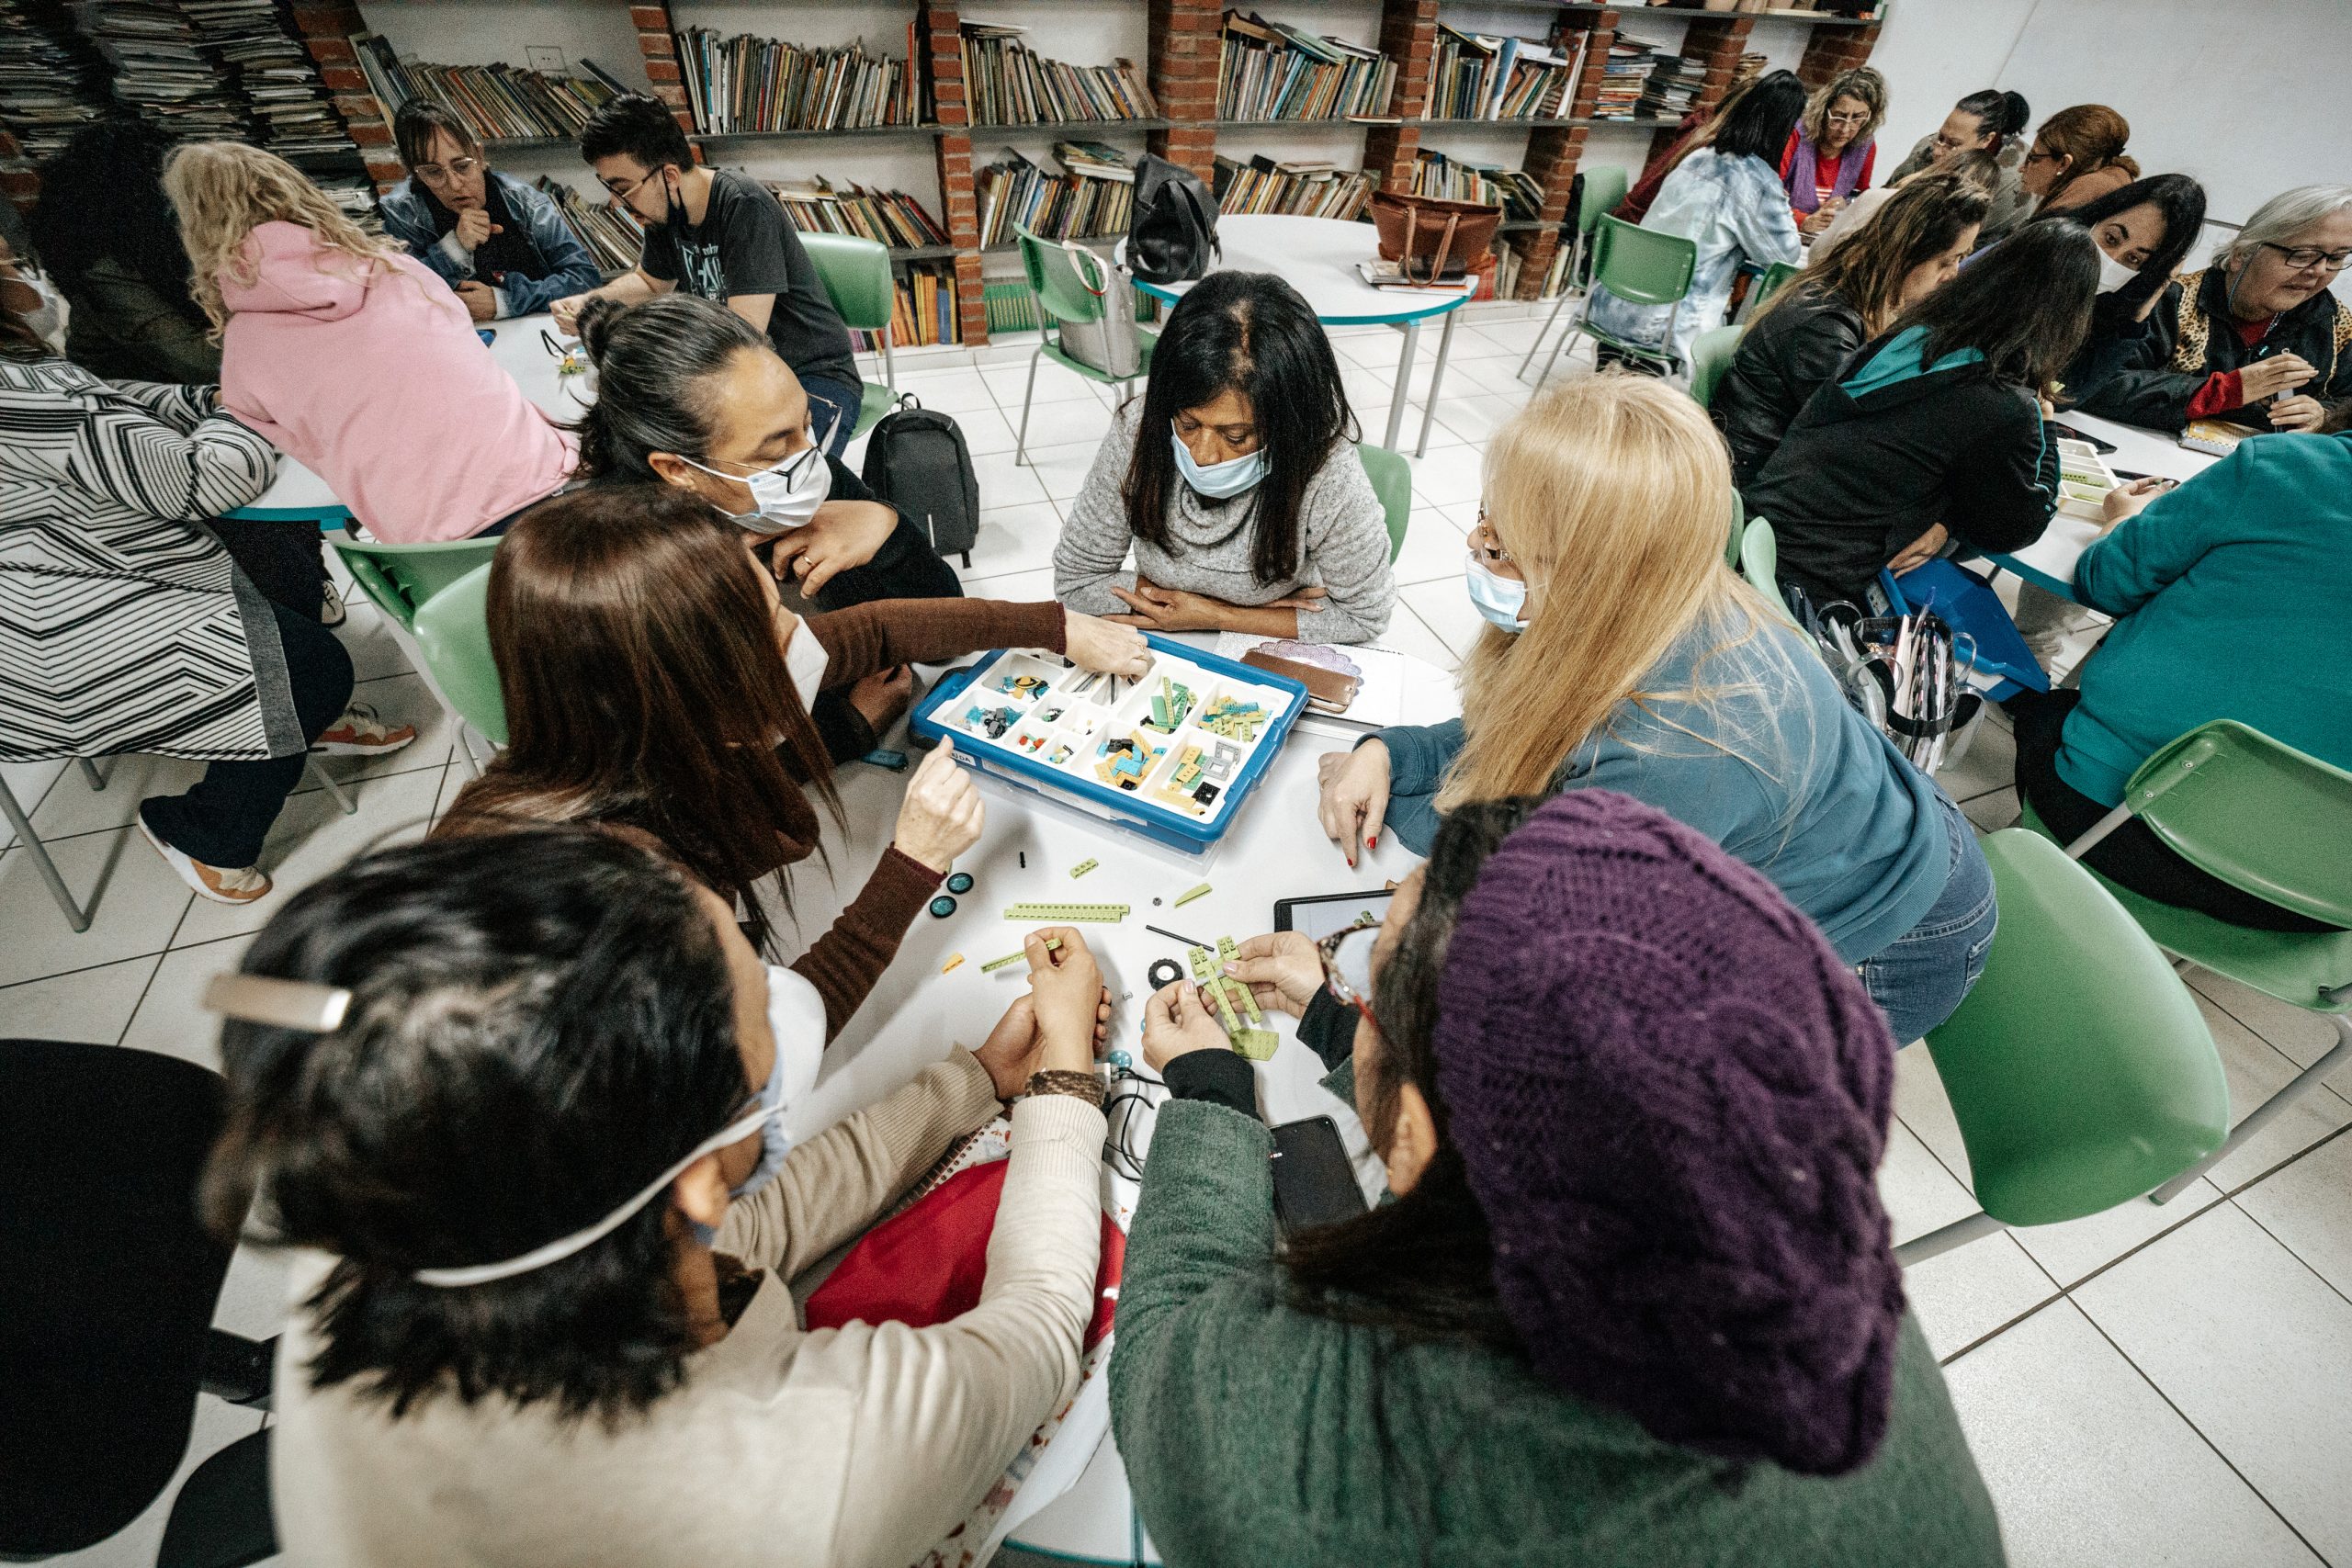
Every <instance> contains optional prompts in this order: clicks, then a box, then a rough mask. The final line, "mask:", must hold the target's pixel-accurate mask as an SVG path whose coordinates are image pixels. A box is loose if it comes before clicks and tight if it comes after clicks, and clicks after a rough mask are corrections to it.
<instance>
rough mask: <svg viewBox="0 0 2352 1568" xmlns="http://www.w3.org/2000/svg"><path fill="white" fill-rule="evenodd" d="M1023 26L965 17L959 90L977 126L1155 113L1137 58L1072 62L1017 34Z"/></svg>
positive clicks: (1061, 122)
mask: <svg viewBox="0 0 2352 1568" xmlns="http://www.w3.org/2000/svg"><path fill="white" fill-rule="evenodd" d="M1026 30H1027V29H1025V28H1015V27H999V26H995V25H993V24H986V23H980V22H966V23H964V24H963V25H962V27H961V28H958V31H959V32H960V34H961V35H962V46H963V51H964V97H965V102H966V103H967V105H968V106H969V107H970V109H971V121H972V123H973V124H974V125H1070V124H1090V123H1097V122H1101V121H1106V120H1119V119H1154V118H1158V117H1159V103H1158V102H1157V101H1156V100H1155V99H1154V98H1153V97H1152V96H1151V89H1150V88H1148V87H1147V86H1145V85H1144V79H1143V73H1142V72H1140V71H1138V70H1136V64H1135V62H1133V61H1131V60H1121V61H1118V62H1114V63H1113V64H1110V65H1070V64H1067V63H1065V62H1061V61H1058V60H1048V59H1046V57H1045V56H1044V55H1041V54H1039V53H1038V52H1037V51H1035V50H1033V49H1031V48H1030V47H1029V46H1028V44H1026V43H1024V42H1023V41H1022V38H1021V35H1022V34H1023V32H1024V31H1026Z"/></svg>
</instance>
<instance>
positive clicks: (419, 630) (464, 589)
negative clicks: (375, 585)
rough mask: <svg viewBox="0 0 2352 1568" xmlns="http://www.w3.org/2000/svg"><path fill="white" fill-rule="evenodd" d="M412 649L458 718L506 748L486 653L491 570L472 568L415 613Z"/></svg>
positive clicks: (502, 700) (494, 669)
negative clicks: (418, 655)
mask: <svg viewBox="0 0 2352 1568" xmlns="http://www.w3.org/2000/svg"><path fill="white" fill-rule="evenodd" d="M415 632H416V646H417V650H418V651H419V652H420V653H422V654H423V655H424V665H425V668H426V669H427V670H429V671H431V672H432V675H433V681H434V684H435V685H436V686H438V687H439V688H440V691H441V694H442V699H443V700H444V701H445V702H447V704H448V705H449V706H450V707H451V708H452V709H453V710H454V711H455V712H456V713H457V715H458V717H459V718H461V719H463V720H465V721H466V722H467V723H468V724H470V725H472V726H473V727H474V728H476V729H478V730H480V731H481V734H482V736H483V738H484V739H487V740H488V741H489V742H490V743H491V744H492V745H493V746H503V745H505V744H506V697H505V694H504V693H503V691H501V690H500V688H499V684H498V661H497V660H494V659H492V657H491V652H490V568H489V566H488V565H486V564H485V565H482V566H478V567H476V568H475V569H474V570H471V571H469V572H468V573H466V575H465V576H463V577H461V578H459V579H458V581H455V582H453V583H451V584H449V586H448V587H447V588H445V589H443V590H442V591H441V592H438V593H436V594H435V595H434V596H433V597H432V599H431V600H430V601H428V602H427V603H426V604H425V606H424V608H423V609H421V610H419V611H418V612H417V613H416V626H415Z"/></svg>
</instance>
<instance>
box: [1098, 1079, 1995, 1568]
mask: <svg viewBox="0 0 2352 1568" xmlns="http://www.w3.org/2000/svg"><path fill="white" fill-rule="evenodd" d="M1272 1150H1273V1140H1272V1134H1269V1133H1268V1132H1267V1130H1266V1128H1265V1127H1264V1125H1263V1124H1261V1122H1259V1121H1258V1120H1257V1119H1256V1118H1255V1117H1251V1116H1247V1115H1243V1114H1241V1113H1240V1112H1238V1111H1234V1110H1231V1109H1229V1108H1227V1107H1226V1106H1224V1105H1218V1104H1213V1103H1209V1102H1206V1101H1203V1100H1171V1101H1170V1102H1169V1103H1168V1104H1166V1105H1164V1106H1163V1107H1162V1108H1161V1109H1160V1111H1159V1122H1158V1123H1157V1125H1156V1126H1155V1127H1154V1128H1153V1131H1152V1139H1151V1154H1150V1156H1149V1159H1148V1163H1147V1165H1146V1168H1145V1171H1144V1179H1143V1199H1142V1203H1141V1206H1140V1207H1139V1208H1138V1210H1137V1211H1136V1221H1135V1226H1134V1229H1133V1231H1132V1233H1131V1234H1130V1235H1129V1238H1128V1242H1127V1255H1126V1270H1125V1276H1124V1278H1123V1280H1122V1282H1121V1286H1120V1295H1119V1320H1118V1338H1117V1341H1116V1347H1115V1348H1114V1350H1113V1352H1112V1356H1111V1418H1112V1422H1113V1425H1114V1430H1115V1431H1116V1433H1117V1436H1118V1442H1119V1451H1120V1453H1121V1454H1122V1455H1123V1456H1124V1457H1125V1461H1126V1472H1127V1478H1128V1482H1129V1483H1130V1484H1131V1485H1132V1486H1133V1487H1134V1489H1135V1495H1136V1508H1137V1510H1138V1511H1139V1512H1140V1513H1141V1514H1142V1516H1143V1521H1144V1523H1145V1525H1146V1526H1147V1527H1148V1529H1150V1531H1151V1536H1152V1540H1153V1541H1154V1542H1155V1543H1156V1544H1157V1545H1158V1546H1159V1550H1160V1551H1161V1553H1162V1555H1163V1556H1164V1557H1165V1559H1166V1561H1167V1562H1169V1564H1170V1568H1232V1565H1233V1564H1237V1563H1270V1564H1272V1563H1279V1564H1281V1565H1282V1568H1389V1565H1391V1564H1395V1565H1399V1568H1402V1565H1407V1564H1412V1563H1420V1562H1430V1563H1445V1564H1451V1563H1476V1564H1479V1565H1480V1568H1563V1565H1574V1568H1822V1565H1824V1564H1830V1563H1865V1562H1867V1563H1900V1564H1902V1565H1903V1568H1997V1565H1998V1564H2000V1563H2001V1562H2003V1557H2002V1552H2001V1536H2000V1530H1999V1528H1998V1525H1997V1524H1996V1520H1995V1517H1994V1514H1993V1505H1992V1500H1991V1498H1990V1497H1988V1496H1987V1495H1986V1494H1985V1483H1984V1481H1983V1479H1982V1478H1981V1477H1980V1476H1979V1475H1978V1473H1977V1470H1976V1464H1975V1461H1974V1460H1973V1459H1972V1458H1971V1457H1970V1454H1969V1451H1968V1444H1967V1441H1966V1439H1965V1438H1963V1437H1962V1434H1961V1430H1960V1423H1959V1421H1958V1419H1957V1418H1956V1417H1955V1416H1954V1415H1953V1414H1952V1408H1951V1398H1950V1396H1949V1395H1948V1393H1946V1391H1945V1388H1944V1382H1943V1375H1942V1373H1941V1372H1940V1371H1938V1369H1937V1367H1936V1363H1935V1358H1934V1357H1933V1355H1932V1354H1930V1352H1929V1351H1928V1345H1927V1341H1926V1340H1925V1339H1924V1338H1923V1337H1921V1335H1920V1333H1919V1329H1918V1325H1917V1323H1915V1322H1911V1321H1908V1320H1906V1321H1905V1325H1904V1332H1903V1339H1902V1347H1901V1349H1900V1350H1899V1352H1898V1355H1897V1360H1896V1363H1895V1378H1894V1412H1893V1417H1892V1420H1891V1421H1890V1423H1889V1427H1888V1431H1887V1435H1886V1438H1885V1441H1884V1442H1883V1445H1882V1446H1881V1447H1880V1449H1879V1451H1878V1453H1877V1454H1876V1455H1875V1456H1874V1457H1873V1458H1872V1459H1871V1461H1870V1463H1868V1464H1867V1465H1865V1466H1863V1467H1862V1468H1861V1469H1860V1470H1858V1471H1855V1472H1853V1473H1851V1474H1849V1475H1845V1476H1840V1477H1838V1478H1836V1479H1834V1480H1824V1479H1820V1478H1816V1477H1808V1476H1800V1475H1797V1474H1794V1473H1792V1472H1789V1471H1786V1470H1782V1469H1781V1468H1780V1467H1779V1466H1778V1465H1774V1464H1770V1463H1756V1464H1750V1465H1746V1466H1742V1465H1739V1464H1736V1463H1733V1462H1731V1461H1724V1460H1720V1459H1713V1458H1710V1457H1708V1456H1706V1455H1703V1454H1701V1453H1698V1452H1696V1451H1694V1450H1689V1449H1684V1448H1679V1447H1676V1446H1674V1445H1671V1444H1668V1443H1662V1442H1659V1441H1658V1440H1657V1438H1652V1437H1650V1436H1649V1435H1648V1434H1647V1433H1646V1432H1645V1431H1643V1430H1642V1428H1641V1427H1640V1426H1639V1425H1638V1424H1636V1423H1635V1422H1634V1421H1633V1420H1632V1419H1631V1418H1630V1417H1627V1416H1622V1415H1619V1414H1617V1413H1616V1412H1613V1411H1611V1410H1608V1409H1605V1408H1603V1407H1600V1406H1598V1405H1594V1404H1588V1403H1586V1402H1584V1401H1582V1400H1578V1399H1577V1398H1574V1397H1572V1396H1570V1395H1568V1394H1566V1393H1560V1392H1558V1391H1557V1390H1555V1389H1554V1388H1552V1387H1551V1386H1550V1385H1548V1384H1546V1383H1544V1382H1540V1381H1538V1380H1537V1379H1536V1377H1535V1376H1534V1374H1533V1373H1532V1371H1530V1370H1529V1368H1528V1367H1527V1366H1526V1364H1525V1363H1524V1362H1522V1361H1520V1360H1519V1359H1515V1358H1511V1357H1505V1356H1498V1355H1496V1354H1493V1353H1491V1352H1488V1351H1485V1350H1481V1349H1476V1348H1469V1347H1464V1346H1453V1345H1414V1344H1407V1343H1404V1342H1401V1341H1399V1340H1397V1338H1396V1337H1394V1336H1392V1335H1390V1334H1388V1333H1386V1332H1385V1331H1383V1330H1380V1329H1376V1328H1371V1327H1365V1326H1359V1325H1351V1324H1344V1323H1339V1322H1335V1321H1333V1320H1331V1319H1329V1318H1325V1317H1319V1316H1315V1315H1311V1314H1306V1313H1303V1312H1299V1311H1297V1310H1296V1309H1295V1308H1293V1307H1290V1306H1288V1305H1287V1304H1285V1303H1283V1299H1282V1293H1281V1285H1280V1279H1279V1275H1278V1272H1277V1269H1276V1265H1275V1262H1274V1214H1273V1181H1272V1175H1271V1169H1272V1168H1271V1166H1270V1164H1269V1156H1271V1155H1272Z"/></svg>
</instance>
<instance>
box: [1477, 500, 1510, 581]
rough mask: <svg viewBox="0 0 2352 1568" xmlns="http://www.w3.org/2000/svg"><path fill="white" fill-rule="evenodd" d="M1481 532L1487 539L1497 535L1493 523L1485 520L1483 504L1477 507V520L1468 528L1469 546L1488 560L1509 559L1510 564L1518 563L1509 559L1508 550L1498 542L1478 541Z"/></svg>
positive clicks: (1485, 512) (1485, 511) (1485, 510)
mask: <svg viewBox="0 0 2352 1568" xmlns="http://www.w3.org/2000/svg"><path fill="white" fill-rule="evenodd" d="M1482 534H1483V535H1485V536H1487V538H1489V539H1492V538H1496V537H1497V535H1496V533H1495V529H1494V525H1493V524H1491V523H1488V522H1487V509H1486V508H1485V507H1483V506H1482V507H1480V508H1478V521H1477V522H1476V523H1475V524H1473V525H1471V528H1470V547H1471V548H1472V549H1474V550H1476V551H1477V552H1478V553H1479V554H1480V555H1482V556H1484V557H1486V558H1487V559H1488V560H1490V561H1510V564H1512V565H1514V566H1516V565H1517V564H1518V563H1517V562H1516V561H1512V560H1511V554H1510V551H1509V550H1507V549H1505V548H1503V547H1502V546H1501V545H1500V544H1492V545H1482V544H1480V543H1479V542H1478V536H1480V535H1482Z"/></svg>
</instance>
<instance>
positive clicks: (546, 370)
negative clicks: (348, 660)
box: [227, 314, 594, 527]
mask: <svg viewBox="0 0 2352 1568" xmlns="http://www.w3.org/2000/svg"><path fill="white" fill-rule="evenodd" d="M488 325H489V327H491V328H494V329H495V330H496V332H497V333H498V335H497V337H496V338H495V339H493V340H492V342H491V343H490V344H488V345H487V347H486V348H485V349H484V352H485V353H487V354H488V355H490V356H491V357H492V359H494V360H496V361H497V362H498V364H499V366H500V367H501V368H503V369H504V370H505V372H506V373H507V374H508V375H509V376H512V377H514V378H515V385H516V386H518V387H520V388H522V389H523V395H524V396H525V397H526V398H528V399H530V400H531V401H533V402H534V403H537V405H538V406H539V407H540V408H542V409H544V410H546V411H547V412H548V414H549V415H551V416H552V417H554V418H556V419H559V420H563V421H570V420H573V419H577V418H578V417H579V416H580V411H581V410H582V409H583V408H585V407H586V406H587V405H588V403H589V402H590V401H593V400H594V399H593V398H592V397H591V396H590V392H589V384H590V383H591V382H592V381H593V379H594V378H593V377H592V376H587V375H581V376H559V375H557V374H556V364H557V355H556V354H555V353H553V352H550V351H549V349H548V346H547V344H545V343H544V342H542V341H541V340H540V333H546V334H547V335H548V336H549V337H554V338H556V340H557V342H558V343H559V344H562V343H567V342H569V343H571V344H572V345H573V346H575V347H576V346H577V342H576V340H571V339H565V338H562V337H560V336H559V335H558V334H557V333H556V330H555V318H554V317H553V316H549V315H546V314H540V315H536V316H516V317H515V318H513V319H512V320H509V321H492V322H489V323H488ZM227 515H229V516H231V517H243V518H250V519H254V520H256V521H261V522H270V523H318V524H320V525H323V526H326V527H341V526H342V525H344V524H345V522H347V521H348V520H349V519H350V516H351V513H350V510H349V509H348V508H347V507H345V505H344V504H343V502H340V501H338V500H336V499H335V494H334V491H332V490H330V489H328V488H327V482H326V480H324V479H321V478H319V476H318V475H316V474H314V473H312V472H311V470H310V469H309V468H305V467H303V466H302V465H301V464H300V463H298V462H296V461H295V460H294V459H293V458H291V457H288V458H286V459H285V460H284V461H282V462H281V463H280V464H279V465H278V469H277V479H275V480H273V481H272V482H271V484H270V487H269V488H268V489H267V490H266V491H262V492H261V494H260V496H259V497H258V498H256V499H255V500H254V502H252V503H251V504H250V505H246V506H241V507H239V508H237V510H236V511H234V512H232V513H228V514H227Z"/></svg>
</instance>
